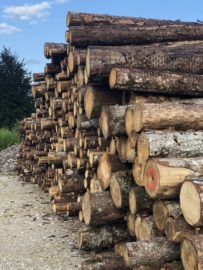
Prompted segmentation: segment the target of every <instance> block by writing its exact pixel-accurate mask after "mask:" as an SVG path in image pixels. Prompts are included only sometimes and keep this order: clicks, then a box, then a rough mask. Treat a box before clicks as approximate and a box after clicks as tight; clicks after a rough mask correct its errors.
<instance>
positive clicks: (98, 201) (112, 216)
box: [82, 191, 124, 225]
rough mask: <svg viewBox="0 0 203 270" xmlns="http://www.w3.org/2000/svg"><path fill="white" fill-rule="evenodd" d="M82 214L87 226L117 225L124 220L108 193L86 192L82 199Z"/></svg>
mask: <svg viewBox="0 0 203 270" xmlns="http://www.w3.org/2000/svg"><path fill="white" fill-rule="evenodd" d="M82 212H83V217H84V221H85V224H87V225H104V224H108V223H115V222H116V223H117V222H118V221H119V220H122V219H123V218H124V212H122V211H121V210H119V209H117V208H116V207H115V206H114V203H113V201H112V199H111V194H110V191H105V192H100V193H94V194H91V193H88V192H86V193H85V195H84V196H83V199H82Z"/></svg>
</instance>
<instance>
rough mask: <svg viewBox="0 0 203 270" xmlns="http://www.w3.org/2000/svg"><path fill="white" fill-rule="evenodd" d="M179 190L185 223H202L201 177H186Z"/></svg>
mask: <svg viewBox="0 0 203 270" xmlns="http://www.w3.org/2000/svg"><path fill="white" fill-rule="evenodd" d="M188 179H189V180H187V181H185V182H184V183H183V185H182V187H181V191H180V207H181V210H182V213H183V216H184V218H185V220H186V221H187V223H189V224H190V225H191V226H202V225H203V177H188Z"/></svg>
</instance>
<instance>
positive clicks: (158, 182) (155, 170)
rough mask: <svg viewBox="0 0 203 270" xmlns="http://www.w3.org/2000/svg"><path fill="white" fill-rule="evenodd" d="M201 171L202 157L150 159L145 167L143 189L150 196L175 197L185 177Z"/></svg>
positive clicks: (202, 169) (202, 165)
mask: <svg viewBox="0 0 203 270" xmlns="http://www.w3.org/2000/svg"><path fill="white" fill-rule="evenodd" d="M202 171H203V159H202V158H170V159H167V158H163V159H152V160H149V161H148V162H147V163H146V167H145V172H144V183H145V190H146V192H147V193H148V195H149V196H150V197H151V198H162V199H163V198H177V196H178V195H179V192H180V188H181V185H182V183H183V182H184V181H185V179H186V177H188V176H190V177H191V176H195V175H198V174H202Z"/></svg>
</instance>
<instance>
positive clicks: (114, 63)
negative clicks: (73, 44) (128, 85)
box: [86, 41, 203, 88]
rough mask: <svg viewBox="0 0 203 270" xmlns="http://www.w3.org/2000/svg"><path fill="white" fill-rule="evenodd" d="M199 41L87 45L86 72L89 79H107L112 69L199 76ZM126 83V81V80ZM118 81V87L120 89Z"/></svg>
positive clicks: (202, 48)
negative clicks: (134, 44)
mask: <svg viewBox="0 0 203 270" xmlns="http://www.w3.org/2000/svg"><path fill="white" fill-rule="evenodd" d="M202 54H203V42H202V41H185V42H173V43H157V44H152V45H145V46H117V47H116V46H89V47H88V49H87V55H86V71H87V76H88V77H89V78H90V80H91V81H92V80H93V81H94V80H98V79H99V78H98V77H100V80H101V79H103V80H107V78H108V77H109V73H110V71H111V69H112V68H124V67H125V68H129V69H132V68H134V69H145V70H148V69H150V70H157V71H158V70H160V71H173V72H183V73H190V74H191V73H192V74H202V67H203V61H202V57H201V55H202ZM125 80H126V79H125ZM123 83H124V81H123V82H122V81H121V85H119V87H123V88H124V85H123Z"/></svg>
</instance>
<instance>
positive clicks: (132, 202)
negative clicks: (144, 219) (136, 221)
mask: <svg viewBox="0 0 203 270" xmlns="http://www.w3.org/2000/svg"><path fill="white" fill-rule="evenodd" d="M129 208H130V212H131V213H132V214H135V213H136V212H137V200H136V188H135V187H132V188H131V189H130V192H129Z"/></svg>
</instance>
